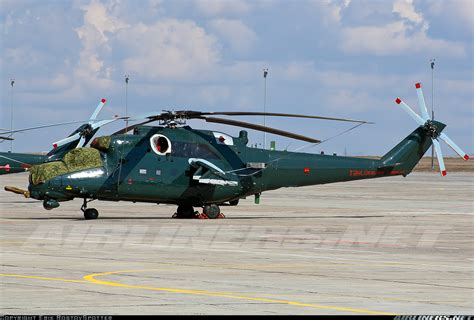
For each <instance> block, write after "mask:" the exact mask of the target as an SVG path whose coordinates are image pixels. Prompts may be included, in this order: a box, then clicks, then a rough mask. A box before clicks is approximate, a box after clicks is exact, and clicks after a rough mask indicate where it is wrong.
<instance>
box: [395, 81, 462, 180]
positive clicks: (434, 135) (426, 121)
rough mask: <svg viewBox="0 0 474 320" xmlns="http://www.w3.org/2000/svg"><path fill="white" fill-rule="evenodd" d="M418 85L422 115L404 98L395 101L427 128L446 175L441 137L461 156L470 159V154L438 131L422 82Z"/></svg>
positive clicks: (417, 91) (440, 166)
mask: <svg viewBox="0 0 474 320" xmlns="http://www.w3.org/2000/svg"><path fill="white" fill-rule="evenodd" d="M415 87H416V94H417V96H418V104H419V107H420V110H421V116H420V115H418V114H417V113H416V112H415V111H413V109H412V108H411V107H410V106H409V105H407V104H406V103H405V102H403V101H402V99H400V98H397V99H395V102H396V103H397V104H398V105H400V106H401V107H402V109H403V110H405V112H407V113H408V114H409V115H410V116H411V117H412V118H413V119H414V120H415V121H416V123H418V125H420V126H423V127H425V128H426V130H427V132H428V134H429V135H430V137H431V140H432V141H433V146H434V149H435V151H436V157H437V159H438V164H439V170H440V173H441V175H442V176H445V175H446V167H445V165H444V159H443V153H442V151H441V146H440V143H439V139H441V140H443V141H444V142H446V144H447V145H448V146H450V147H451V148H452V149H453V150H454V151H455V152H456V153H457V154H458V155H459V156H460V157H461V158H463V159H464V160H469V155H468V154H467V153H465V152H464V151H463V150H462V149H461V148H460V147H459V146H458V145H457V144H456V143H454V141H453V140H451V139H450V138H449V137H448V135H447V134H445V133H444V132H438V131H437V128H436V125H435V123H434V122H433V119H431V118H430V116H429V114H428V109H427V108H426V104H425V97H424V95H423V89H422V88H421V83H419V82H418V83H417V84H415Z"/></svg>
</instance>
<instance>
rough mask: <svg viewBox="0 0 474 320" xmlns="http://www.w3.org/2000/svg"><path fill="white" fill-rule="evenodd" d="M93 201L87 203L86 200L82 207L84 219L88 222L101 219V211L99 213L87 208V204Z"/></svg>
mask: <svg viewBox="0 0 474 320" xmlns="http://www.w3.org/2000/svg"><path fill="white" fill-rule="evenodd" d="M92 200H94V199H92ZM92 200H89V201H87V199H84V203H83V204H82V206H81V211H82V212H84V219H86V220H94V219H97V218H98V217H99V211H97V209H94V208H87V204H88V203H89V202H91V201H92Z"/></svg>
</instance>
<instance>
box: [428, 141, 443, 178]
mask: <svg viewBox="0 0 474 320" xmlns="http://www.w3.org/2000/svg"><path fill="white" fill-rule="evenodd" d="M431 140H433V146H434V148H435V150H436V158H438V164H439V171H440V172H441V175H442V176H443V177H444V176H445V175H446V167H445V166H444V159H443V153H442V152H441V146H440V145H439V142H438V140H436V139H431Z"/></svg>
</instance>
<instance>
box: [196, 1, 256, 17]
mask: <svg viewBox="0 0 474 320" xmlns="http://www.w3.org/2000/svg"><path fill="white" fill-rule="evenodd" d="M250 3H251V2H247V1H243V0H229V1H226V0H195V2H194V5H195V6H196V9H197V10H198V11H199V12H200V13H202V14H204V15H206V16H222V15H229V14H231V15H232V14H242V13H246V12H248V11H250V9H251V4H250Z"/></svg>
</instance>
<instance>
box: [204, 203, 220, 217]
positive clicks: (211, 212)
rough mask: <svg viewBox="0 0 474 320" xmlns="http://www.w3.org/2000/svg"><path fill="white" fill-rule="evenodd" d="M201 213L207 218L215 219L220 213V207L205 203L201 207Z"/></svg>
mask: <svg viewBox="0 0 474 320" xmlns="http://www.w3.org/2000/svg"><path fill="white" fill-rule="evenodd" d="M202 213H203V214H205V215H206V216H207V217H208V218H209V219H217V218H219V216H220V215H221V209H220V208H219V206H218V205H217V204H207V205H205V206H204V208H203V209H202Z"/></svg>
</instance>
